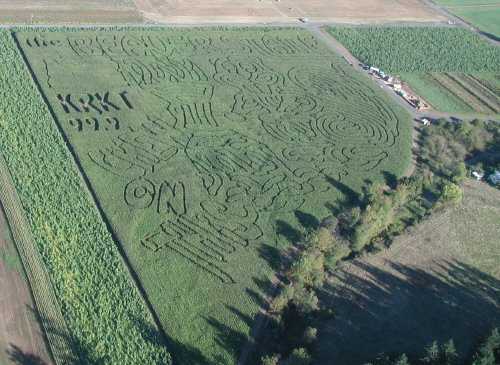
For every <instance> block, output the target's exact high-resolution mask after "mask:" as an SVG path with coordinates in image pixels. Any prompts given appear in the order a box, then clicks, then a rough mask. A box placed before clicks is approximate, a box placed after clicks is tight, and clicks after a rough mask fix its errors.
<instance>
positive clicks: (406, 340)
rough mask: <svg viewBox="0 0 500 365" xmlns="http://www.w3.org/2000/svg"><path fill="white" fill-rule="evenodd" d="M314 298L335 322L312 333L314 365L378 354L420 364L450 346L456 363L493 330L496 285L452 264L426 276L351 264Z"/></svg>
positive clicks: (498, 318)
mask: <svg viewBox="0 0 500 365" xmlns="http://www.w3.org/2000/svg"><path fill="white" fill-rule="evenodd" d="M333 283H334V284H333V285H328V286H327V287H325V289H324V290H323V291H322V292H321V293H320V297H321V299H322V300H323V303H325V304H327V305H328V306H329V307H331V308H333V309H334V310H335V313H336V318H335V319H334V320H333V321H328V322H325V323H323V325H322V327H321V328H320V344H319V351H318V355H319V362H318V364H331V363H338V364H347V363H349V364H352V365H358V364H364V363H366V362H368V361H370V360H373V359H374V358H375V357H377V356H378V355H380V354H381V353H388V354H390V353H401V352H405V353H407V354H408V355H409V356H410V358H414V359H415V358H420V357H421V356H422V355H423V354H422V353H421V351H422V350H423V349H424V348H425V347H426V346H428V345H429V344H430V343H432V341H434V340H437V341H439V342H441V343H444V342H446V341H447V340H449V339H450V338H453V339H454V341H455V345H456V347H457V350H458V353H459V356H460V357H461V358H462V359H464V358H467V357H468V356H470V352H471V351H472V349H473V346H474V344H475V342H476V341H477V339H478V338H480V337H481V336H484V334H485V333H487V332H488V331H489V330H490V329H491V327H494V326H495V325H499V324H500V281H499V280H497V279H496V278H494V277H492V276H489V275H487V274H485V273H483V272H481V271H479V270H477V269H476V268H474V267H471V266H468V265H467V264H465V263H461V262H457V261H439V262H435V263H433V264H432V269H429V270H422V269H420V268H415V267H410V266H405V265H401V264H399V263H395V262H390V261H386V262H385V265H384V266H382V265H378V266H373V265H371V264H368V263H365V262H362V261H354V262H353V264H352V265H350V266H347V268H346V269H344V270H340V271H339V272H338V273H337V274H336V275H335V276H334V278H333Z"/></svg>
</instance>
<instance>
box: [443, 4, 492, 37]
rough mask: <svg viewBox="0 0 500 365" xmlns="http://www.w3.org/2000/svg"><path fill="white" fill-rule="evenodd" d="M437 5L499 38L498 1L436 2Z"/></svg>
mask: <svg viewBox="0 0 500 365" xmlns="http://www.w3.org/2000/svg"><path fill="white" fill-rule="evenodd" d="M435 2H436V3H437V4H439V5H442V6H444V7H446V9H447V10H448V11H449V12H451V13H453V14H455V15H457V16H458V17H460V18H462V19H463V20H465V21H466V22H468V23H470V24H472V25H473V26H475V27H476V28H479V29H480V30H482V31H483V32H485V33H488V34H491V35H493V36H494V37H500V21H499V19H500V1H498V0H484V1H483V0H481V1H477V0H436V1H435Z"/></svg>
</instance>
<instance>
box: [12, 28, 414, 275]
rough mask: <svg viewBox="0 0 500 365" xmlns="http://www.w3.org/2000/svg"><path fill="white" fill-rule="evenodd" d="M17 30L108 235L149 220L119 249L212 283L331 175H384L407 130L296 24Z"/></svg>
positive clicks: (307, 202) (332, 189)
mask: <svg viewBox="0 0 500 365" xmlns="http://www.w3.org/2000/svg"><path fill="white" fill-rule="evenodd" d="M26 33H27V34H26V36H25V37H24V38H22V36H21V37H20V40H21V42H20V44H21V46H22V47H23V49H24V50H25V51H26V53H27V55H28V56H29V57H31V56H33V55H35V56H36V57H31V58H32V59H41V60H42V61H40V62H33V68H34V71H35V73H36V74H37V75H38V76H40V75H41V76H42V77H39V80H42V81H41V84H42V88H43V89H44V91H45V92H46V95H48V99H49V101H50V103H51V104H52V106H53V107H54V108H53V109H54V112H55V113H56V114H57V117H58V120H61V121H63V123H62V127H63V130H64V132H65V133H66V134H67V136H68V139H69V141H70V143H71V144H78V146H77V147H78V148H75V151H78V158H80V159H81V160H82V161H84V164H83V165H84V166H89V165H88V164H90V166H93V167H95V168H92V169H89V171H90V172H89V173H88V176H89V180H90V182H91V185H92V187H93V188H95V189H96V190H98V193H99V194H97V195H98V196H103V197H104V198H103V201H102V202H101V203H102V206H103V210H104V212H105V214H106V215H109V216H108V217H109V219H111V220H112V221H113V222H112V223H113V226H116V227H117V229H118V230H120V229H124V230H128V229H129V226H130V225H132V226H134V225H137V226H138V225H140V224H141V223H142V220H144V219H147V220H148V224H147V226H144V227H143V226H141V227H140V228H138V229H137V231H136V233H134V234H136V236H134V237H135V241H134V242H133V243H127V244H135V245H137V247H139V248H140V249H141V250H143V251H141V252H142V253H143V254H144V255H158V257H161V258H162V259H164V260H166V261H168V260H170V258H171V256H172V257H175V260H181V261H182V262H185V263H187V264H188V265H186V268H185V270H194V269H196V270H199V271H200V272H201V275H204V276H207V277H210V278H213V279H214V280H216V281H220V282H221V283H227V284H230V283H234V282H236V281H237V280H239V277H241V276H242V274H241V273H240V274H238V262H237V260H239V259H240V258H241V257H242V256H244V255H241V254H244V253H246V252H249V251H250V250H258V248H259V247H261V246H260V245H261V244H262V243H263V242H266V243H267V242H277V240H278V238H276V235H273V232H274V230H275V229H274V222H275V220H277V219H281V217H285V218H287V219H288V218H289V217H294V213H295V212H296V211H297V210H299V209H300V210H302V209H310V210H315V209H317V210H318V211H319V209H321V208H320V207H318V206H319V205H321V206H324V202H326V201H328V199H330V197H331V196H334V194H336V193H337V192H338V190H339V189H338V185H336V184H334V183H332V180H338V181H343V182H346V183H347V184H349V183H350V181H359V180H362V179H371V178H377V177H379V176H380V175H381V172H382V171H383V170H386V169H388V171H389V170H390V169H391V162H394V161H396V160H397V159H395V156H397V155H398V154H399V153H400V151H401V146H402V140H403V138H406V137H405V136H406V135H408V133H407V132H406V133H402V128H404V126H403V124H402V120H403V117H402V114H401V113H400V112H399V111H398V110H397V109H396V108H394V107H393V106H391V105H390V104H389V103H388V102H387V101H386V100H385V99H384V98H383V97H382V96H381V95H380V92H379V90H376V89H375V88H374V87H371V86H370V85H369V84H367V83H366V80H364V79H363V78H361V77H359V76H358V75H356V73H354V72H353V71H352V70H351V69H350V68H349V66H347V65H345V64H344V63H343V61H342V60H340V59H337V58H335V57H333V56H332V54H331V53H330V52H329V51H328V50H327V49H326V48H325V47H324V46H322V45H321V44H320V43H319V42H318V40H317V39H316V38H315V37H314V36H313V35H311V34H309V33H308V32H305V31H302V30H290V29H275V30H274V29H273V30H269V29H268V30H265V31H259V32H256V31H253V30H250V29H248V30H231V31H229V30H210V31H207V30H189V31H185V30H182V31H181V30H168V31H167V30H164V31H158V30H153V29H151V30H148V31H141V30H128V31H109V32H95V31H92V30H88V31H78V32H76V31H75V32H68V33H64V34H62V33H61V34H59V33H57V32H55V33H50V34H49V33H47V34H44V33H42V32H40V33H35V32H26ZM39 55H40V57H39ZM66 64H69V65H71V67H66ZM61 72H67V73H68V75H70V76H71V77H73V76H74V77H76V78H77V79H78V82H75V83H74V84H72V83H69V82H68V81H67V79H68V78H69V77H70V76H68V77H67V78H66V79H65V78H64V77H60V76H59V73H61ZM103 80H106V81H108V80H110V81H109V85H108V84H104V83H103ZM103 85H104V86H103ZM47 90H48V92H47ZM54 90H57V91H58V92H54ZM75 132H78V133H75ZM118 205H121V207H123V209H125V211H126V212H127V214H129V216H128V218H127V219H123V218H122V217H121V216H120V215H119V214H114V213H115V212H116V209H117V208H116V207H117V206H118ZM325 214H326V213H325ZM144 217H146V218H144ZM131 251H134V252H135V250H131ZM158 261H160V260H158ZM235 261H236V262H235ZM247 269H248V268H245V270H247ZM196 272H197V271H196ZM205 274H206V275H205ZM238 275H240V276H239V277H238ZM243 276H244V275H243Z"/></svg>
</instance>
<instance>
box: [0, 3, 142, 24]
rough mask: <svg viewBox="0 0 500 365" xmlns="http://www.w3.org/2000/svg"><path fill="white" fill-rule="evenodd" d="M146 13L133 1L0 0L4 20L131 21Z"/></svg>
mask: <svg viewBox="0 0 500 365" xmlns="http://www.w3.org/2000/svg"><path fill="white" fill-rule="evenodd" d="M140 21H142V16H141V15H140V13H139V11H138V10H137V9H136V8H135V4H134V2H133V1H132V0H92V1H81V0H69V1H64V0H46V1H37V0H0V23H7V24H17V23H27V24H30V23H34V24H36V23H129V22H134V23H135V22H140Z"/></svg>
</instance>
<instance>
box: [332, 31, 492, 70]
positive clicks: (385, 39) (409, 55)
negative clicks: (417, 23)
mask: <svg viewBox="0 0 500 365" xmlns="http://www.w3.org/2000/svg"><path fill="white" fill-rule="evenodd" d="M329 32H330V33H331V34H332V35H333V36H334V37H335V38H336V39H338V40H339V41H340V42H341V43H342V44H344V45H345V46H346V47H347V48H348V49H349V51H351V52H352V54H353V55H354V56H356V57H357V58H358V59H359V60H360V61H362V62H365V63H367V64H369V65H373V66H376V67H379V68H381V69H382V70H384V71H387V72H392V73H398V72H464V73H468V72H488V71H492V72H497V71H498V70H500V48H499V47H495V46H493V45H490V44H488V42H487V41H485V40H483V39H482V38H481V37H479V36H478V35H477V34H475V33H472V32H470V31H468V30H466V29H461V28H444V27H442V28H439V27H408V26H395V27H380V26H369V27H332V28H329Z"/></svg>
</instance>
